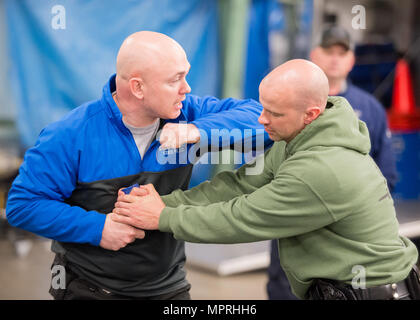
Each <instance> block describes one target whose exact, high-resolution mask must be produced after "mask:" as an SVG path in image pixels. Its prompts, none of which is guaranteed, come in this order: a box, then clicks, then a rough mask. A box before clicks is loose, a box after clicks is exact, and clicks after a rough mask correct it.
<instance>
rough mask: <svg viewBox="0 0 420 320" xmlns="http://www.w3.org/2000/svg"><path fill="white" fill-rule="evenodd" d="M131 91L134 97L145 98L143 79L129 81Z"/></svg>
mask: <svg viewBox="0 0 420 320" xmlns="http://www.w3.org/2000/svg"><path fill="white" fill-rule="evenodd" d="M128 83H129V86H130V91H131V94H132V95H133V96H135V97H136V98H137V99H143V97H144V92H143V89H144V84H143V80H142V79H141V78H131V79H130V80H129V81H128Z"/></svg>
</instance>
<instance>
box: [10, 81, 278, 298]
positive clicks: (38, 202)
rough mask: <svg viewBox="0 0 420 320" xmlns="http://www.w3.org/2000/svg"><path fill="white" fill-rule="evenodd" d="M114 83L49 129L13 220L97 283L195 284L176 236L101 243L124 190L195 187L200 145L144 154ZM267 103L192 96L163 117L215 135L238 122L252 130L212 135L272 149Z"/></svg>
mask: <svg viewBox="0 0 420 320" xmlns="http://www.w3.org/2000/svg"><path fill="white" fill-rule="evenodd" d="M113 91H115V75H113V76H112V77H111V78H110V80H109V82H108V83H107V84H106V85H105V86H104V88H103V96H102V98H101V99H100V100H97V101H92V102H88V103H86V104H83V105H81V106H80V107H78V108H76V109H74V110H73V111H72V112H70V113H69V114H68V115H67V116H66V117H64V118H63V119H62V120H60V121H58V122H55V123H52V124H50V125H48V126H47V127H46V128H45V129H43V131H42V132H41V134H40V136H39V138H38V141H37V142H36V145H35V146H34V147H33V148H31V149H29V150H28V151H27V152H26V154H25V157H24V161H23V164H22V166H21V168H20V170H19V175H18V176H17V178H16V179H15V181H14V182H13V185H12V187H11V189H10V192H9V197H8V201H7V208H6V214H7V218H8V221H9V222H10V224H12V225H13V226H16V227H20V228H23V229H26V230H28V231H31V232H33V233H36V234H38V235H41V236H43V237H47V238H51V239H54V240H55V241H53V245H52V250H53V251H54V252H56V253H59V254H61V255H64V257H65V259H66V261H67V263H68V265H69V266H71V267H72V271H73V272H75V273H76V274H78V275H79V276H80V277H83V278H85V279H87V280H89V281H90V282H91V283H93V284H94V285H96V286H99V287H101V288H105V289H107V290H110V291H111V292H115V293H116V294H121V295H127V296H137V297H142V296H153V295H159V294H164V293H168V292H171V291H175V290H177V289H180V288H182V287H184V286H186V285H188V282H187V281H186V279H185V271H184V263H185V253H184V243H183V242H182V241H177V240H175V239H174V238H173V236H172V234H169V233H163V232H160V231H146V237H145V238H144V239H137V240H136V241H135V242H133V243H131V244H129V245H127V246H126V247H125V248H122V249H120V250H119V251H110V250H105V249H103V248H101V247H99V243H100V241H101V237H102V230H103V226H104V222H105V217H106V214H107V213H109V212H111V211H112V210H113V208H114V204H115V202H116V199H117V192H118V190H119V189H120V188H122V187H128V186H130V185H133V184H135V183H138V184H140V185H141V184H147V183H152V184H153V185H154V186H155V188H156V190H157V191H158V192H159V194H161V195H165V194H168V193H170V192H172V191H173V190H175V189H178V188H181V189H184V190H185V189H187V187H188V184H189V180H190V177H191V172H192V166H193V161H192V160H191V157H187V156H186V155H187V153H188V152H190V153H191V151H192V147H193V145H188V146H187V147H186V148H181V149H177V150H176V151H175V152H173V153H168V152H167V151H162V150H160V149H159V146H160V144H159V141H157V140H155V141H153V142H152V143H151V145H150V146H149V148H148V150H147V151H146V153H145V154H144V156H143V159H142V158H141V157H140V155H139V152H138V149H137V146H136V144H135V141H134V139H133V136H132V134H131V132H130V131H129V130H128V129H127V128H126V127H125V126H124V124H123V122H122V114H121V112H120V111H119V109H118V107H117V105H116V104H115V102H114V100H113V98H112V92H113ZM261 110H262V106H261V105H260V104H259V103H257V102H256V101H253V100H236V99H232V98H228V99H224V100H218V99H216V98H214V97H203V98H200V97H197V96H194V95H187V97H186V99H185V100H184V101H183V108H182V110H181V114H180V116H179V117H178V118H177V119H174V120H161V123H160V127H162V126H163V125H164V124H165V123H166V122H176V123H178V122H181V121H183V122H188V123H193V124H194V125H195V126H196V127H197V128H198V129H200V130H201V131H202V132H203V133H206V134H207V136H208V137H211V136H212V129H213V130H214V129H227V130H232V129H239V130H240V131H241V132H248V133H247V136H246V134H244V135H242V136H241V135H233V136H232V137H231V138H230V140H228V141H227V142H226V141H225V142H223V141H222V139H214V140H215V141H212V144H213V146H215V147H217V148H221V147H223V144H224V145H225V146H228V147H229V146H230V145H233V144H234V143H236V142H237V140H241V139H242V140H243V141H244V140H246V139H251V140H253V141H254V146H255V140H256V139H257V137H258V136H257V135H258V133H259V134H260V136H259V137H260V138H261V135H263V139H261V140H263V141H264V144H265V147H269V146H271V144H272V141H271V140H270V139H269V137H268V135H267V134H266V133H262V132H263V131H262V130H261V129H263V127H262V126H261V125H260V124H258V121H257V119H258V116H259V114H260V113H261ZM245 129H248V130H245ZM249 129H252V130H249ZM211 150H214V148H212V149H211ZM194 152H195V150H194ZM198 152H199V150H198ZM171 157H175V158H172V159H171ZM181 160H182V161H181Z"/></svg>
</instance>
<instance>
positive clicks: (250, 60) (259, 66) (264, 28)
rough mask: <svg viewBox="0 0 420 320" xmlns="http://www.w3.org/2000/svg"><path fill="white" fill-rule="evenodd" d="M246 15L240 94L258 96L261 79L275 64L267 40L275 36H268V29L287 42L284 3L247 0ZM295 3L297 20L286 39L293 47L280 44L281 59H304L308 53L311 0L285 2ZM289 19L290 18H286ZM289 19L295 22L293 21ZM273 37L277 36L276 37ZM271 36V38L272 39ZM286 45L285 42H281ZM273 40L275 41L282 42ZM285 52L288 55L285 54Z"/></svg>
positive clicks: (245, 96)
mask: <svg viewBox="0 0 420 320" xmlns="http://www.w3.org/2000/svg"><path fill="white" fill-rule="evenodd" d="M250 4H251V5H250V9H249V15H248V43H247V53H246V66H245V80H244V93H243V96H244V98H252V99H255V100H258V98H259V93H258V87H259V84H260V82H261V80H262V79H263V78H264V77H265V76H266V75H267V74H268V73H269V72H270V71H271V70H272V69H273V68H275V67H276V65H271V64H270V62H271V61H270V60H272V56H273V55H275V54H278V52H274V50H273V44H272V43H270V41H273V39H276V38H274V37H271V35H272V33H279V34H281V35H282V36H283V37H284V39H285V40H286V42H289V40H290V39H288V38H289V34H288V32H291V30H288V28H289V26H288V25H287V21H286V16H285V14H286V13H285V6H286V4H283V3H281V2H279V1H277V0H252V1H251V2H250ZM292 5H293V6H295V9H296V10H297V13H296V14H297V16H298V18H299V21H298V22H297V24H296V27H297V30H296V32H295V39H294V43H287V45H289V46H293V49H292V50H290V52H289V48H288V47H286V46H284V48H281V49H282V50H283V51H284V52H283V54H282V56H283V57H284V59H283V60H282V61H281V62H280V63H283V62H285V61H286V60H288V59H296V58H302V59H308V53H309V51H310V49H311V37H312V15H313V0H304V1H299V2H298V1H296V2H291V3H289V4H288V6H289V7H290V6H292ZM289 23H290V22H289ZM293 23H296V22H294V21H293ZM276 40H279V39H278V38H277V39H276ZM276 40H274V41H276ZM282 44H283V45H286V43H282ZM282 44H277V45H280V46H281V45H282ZM289 53H290V54H291V55H292V56H289Z"/></svg>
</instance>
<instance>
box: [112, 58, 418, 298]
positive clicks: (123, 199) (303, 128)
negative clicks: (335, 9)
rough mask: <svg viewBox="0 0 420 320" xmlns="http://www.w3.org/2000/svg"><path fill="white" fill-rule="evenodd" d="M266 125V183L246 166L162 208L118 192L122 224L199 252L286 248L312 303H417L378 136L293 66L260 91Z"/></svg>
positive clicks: (154, 200) (149, 194) (313, 75)
mask: <svg viewBox="0 0 420 320" xmlns="http://www.w3.org/2000/svg"><path fill="white" fill-rule="evenodd" d="M259 89H260V101H261V103H262V105H263V111H262V113H261V116H260V118H259V121H260V123H262V124H263V125H264V127H265V130H266V131H267V132H268V134H269V135H270V138H271V139H272V140H274V141H276V142H275V144H274V145H273V147H272V148H271V149H270V150H268V151H267V152H266V153H265V154H264V170H263V172H262V173H261V174H260V175H247V168H248V167H249V166H252V165H253V164H250V165H245V166H242V167H241V168H239V169H238V170H237V171H235V172H222V173H220V174H218V175H217V176H215V177H214V178H213V179H212V180H211V181H207V182H204V183H202V184H200V185H199V186H197V187H195V188H193V189H191V190H189V191H185V192H182V191H181V190H176V191H174V192H172V193H171V194H169V195H167V196H163V197H160V196H159V194H158V193H157V192H156V191H155V190H154V188H153V186H152V185H146V186H142V187H141V188H135V189H133V191H132V193H131V194H130V195H124V194H123V193H121V192H120V193H119V197H118V201H117V203H116V204H115V209H114V211H113V213H112V219H114V220H115V221H117V222H121V223H126V224H129V225H132V226H134V227H137V228H141V229H146V230H153V229H159V230H160V231H164V232H172V233H173V234H174V237H175V238H176V239H183V240H186V241H189V242H198V243H241V242H253V241H261V240H267V239H276V238H277V239H279V243H278V244H279V256H280V261H281V265H282V267H283V269H284V271H285V273H286V275H287V277H288V279H289V282H290V284H291V288H292V291H293V293H294V294H295V295H296V296H297V297H299V298H302V299H418V298H419V296H420V295H419V293H420V285H419V274H418V273H416V271H415V269H414V268H415V267H413V266H415V264H416V262H417V258H418V253H417V249H416V247H415V246H414V245H413V243H412V242H411V241H410V240H408V239H407V238H405V237H402V236H399V234H398V221H397V219H396V214H395V208H394V204H393V200H392V198H391V196H390V194H389V190H388V187H387V183H386V180H385V178H384V177H383V175H382V174H381V172H380V170H379V169H378V167H377V166H376V164H375V162H374V161H373V160H372V158H371V157H370V156H369V150H370V141H369V134H368V130H367V128H366V125H365V123H364V122H362V121H359V120H358V118H357V116H356V115H355V113H354V111H353V109H352V108H351V106H350V105H349V103H348V102H347V100H346V99H344V98H341V97H328V80H327V78H326V76H325V74H324V73H323V71H322V70H321V69H320V68H319V67H317V66H316V65H315V64H313V63H311V62H309V61H306V60H300V59H299V60H291V61H288V62H286V63H284V64H283V65H281V66H279V67H277V68H276V69H274V70H273V71H272V72H271V73H270V74H268V75H267V76H266V77H265V78H264V79H263V81H262V82H261V84H260V88H259Z"/></svg>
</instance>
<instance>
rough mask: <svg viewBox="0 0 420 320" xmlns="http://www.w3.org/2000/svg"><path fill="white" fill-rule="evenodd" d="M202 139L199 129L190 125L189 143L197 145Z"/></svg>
mask: <svg viewBox="0 0 420 320" xmlns="http://www.w3.org/2000/svg"><path fill="white" fill-rule="evenodd" d="M200 138H201V134H200V130H198V128H197V127H196V126H195V125H194V124H192V123H189V124H188V142H189V143H197V142H199V141H200Z"/></svg>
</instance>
